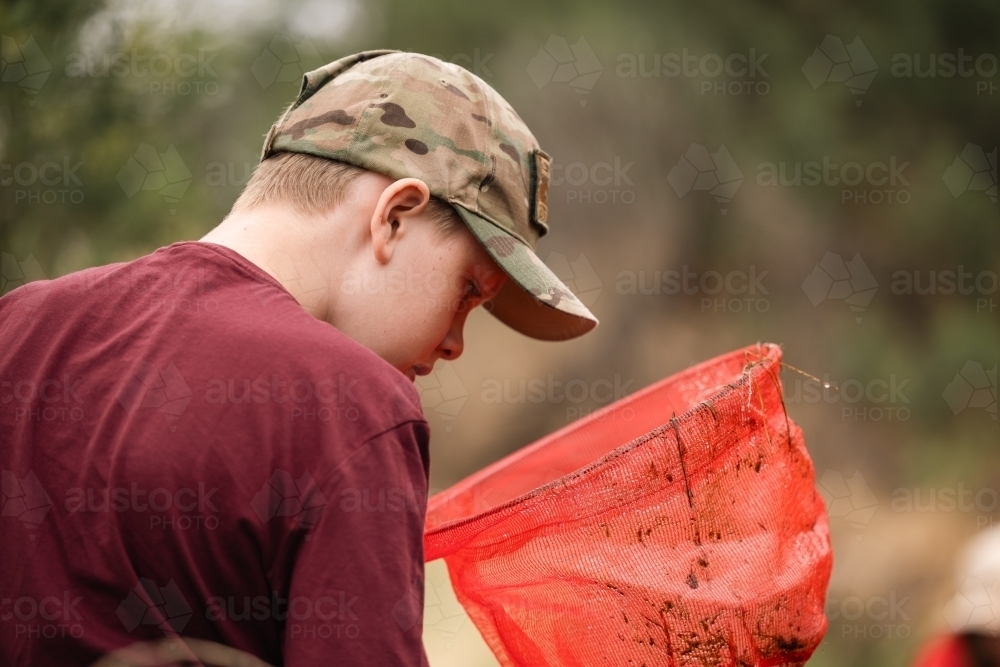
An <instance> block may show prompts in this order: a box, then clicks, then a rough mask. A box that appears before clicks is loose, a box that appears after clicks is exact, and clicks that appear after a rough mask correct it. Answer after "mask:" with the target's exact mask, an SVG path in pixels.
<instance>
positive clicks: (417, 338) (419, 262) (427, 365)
mask: <svg viewBox="0 0 1000 667" xmlns="http://www.w3.org/2000/svg"><path fill="white" fill-rule="evenodd" d="M409 241H410V243H409V244H408V245H405V246H404V245H403V244H400V247H399V248H398V251H397V253H396V258H394V259H395V260H396V261H398V262H399V266H397V267H394V269H393V270H392V271H391V272H387V273H386V275H385V278H386V280H387V281H389V283H388V287H387V289H386V296H387V299H386V300H385V301H384V302H383V303H382V308H381V317H382V326H381V327H378V328H377V329H375V330H373V331H370V332H369V333H368V334H367V336H368V337H369V338H370V339H371V344H369V347H371V348H372V349H373V350H374V351H375V352H376V353H377V354H379V356H381V357H382V358H383V359H385V360H386V361H388V362H389V363H390V364H392V365H393V366H394V367H395V368H397V369H399V370H400V371H402V372H403V373H404V374H406V375H407V376H408V377H409V378H410V380H413V379H414V378H415V376H417V375H427V374H429V373H430V372H431V371H432V370H434V362H435V361H437V360H438V359H444V360H446V361H451V360H453V359H457V358H458V357H459V355H461V354H462V350H463V349H464V339H463V328H464V327H465V320H466V318H467V317H468V316H469V312H470V311H471V310H472V309H473V308H475V307H477V306H479V305H482V304H483V303H484V302H486V301H488V300H490V299H491V298H493V297H494V296H495V295H496V293H497V292H498V291H499V290H500V287H501V286H502V285H503V283H504V282H505V280H506V279H507V275H506V274H505V273H504V272H503V271H502V270H501V269H500V268H499V267H498V266H497V265H496V263H495V262H494V261H493V259H492V258H491V257H490V256H489V255H488V254H487V253H486V251H485V250H483V248H482V246H481V245H480V244H479V242H478V241H476V239H475V237H473V236H472V233H471V232H469V230H468V229H467V228H465V227H464V226H463V227H461V228H460V229H458V230H457V231H456V232H453V233H451V234H450V235H448V236H447V237H445V238H442V237H441V236H440V234H438V233H437V231H436V229H435V223H433V222H431V221H425V224H424V225H422V226H421V227H417V228H416V229H415V230H414V233H413V234H412V235H411V236H410V239H409ZM393 281H395V283H394V285H395V286H393Z"/></svg>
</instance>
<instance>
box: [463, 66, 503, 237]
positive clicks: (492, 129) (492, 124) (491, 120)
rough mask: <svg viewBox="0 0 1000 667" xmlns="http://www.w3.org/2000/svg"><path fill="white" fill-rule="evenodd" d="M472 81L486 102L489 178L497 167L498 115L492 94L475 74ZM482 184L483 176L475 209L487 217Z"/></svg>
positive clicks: (487, 174)
mask: <svg viewBox="0 0 1000 667" xmlns="http://www.w3.org/2000/svg"><path fill="white" fill-rule="evenodd" d="M470 81H472V85H474V86H475V87H476V92H477V93H478V94H479V96H480V98H482V100H483V102H484V104H483V108H484V109H485V111H486V122H487V123H488V125H487V127H489V133H488V134H487V136H488V137H489V139H490V144H489V145H487V146H484V147H483V148H485V149H486V150H484V151H483V154H484V155H486V156H488V157H489V158H490V166H491V167H492V169H490V171H488V172H487V173H486V175H485V176H484V178H488V177H490V176H491V175H492V174H493V173H494V170H495V169H496V166H495V161H496V156H495V155H494V154H493V146H495V145H496V139H497V124H496V115H495V114H494V113H493V105H492V100H491V99H490V96H489V95H487V94H486V93H485V91H484V90H483V88H482V86H481V85H480V82H479V79H478V77H476V76H475V75H472V77H470ZM492 180H493V179H492V178H490V181H492ZM482 184H483V178H480V179H478V181H477V185H476V200H475V205H476V210H475V213H476V214H477V215H479V216H480V217H484V218H485V216H483V215H482V213H481V211H482V207H481V206H480V204H479V198H480V197H481V196H482V194H483V189H482ZM487 185H488V183H487ZM490 224H493V221H492V220H491V221H490Z"/></svg>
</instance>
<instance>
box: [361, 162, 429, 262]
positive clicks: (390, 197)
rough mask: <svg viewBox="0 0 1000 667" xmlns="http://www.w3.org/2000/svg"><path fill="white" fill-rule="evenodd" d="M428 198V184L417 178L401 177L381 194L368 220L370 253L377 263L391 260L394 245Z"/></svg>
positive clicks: (425, 205)
mask: <svg viewBox="0 0 1000 667" xmlns="http://www.w3.org/2000/svg"><path fill="white" fill-rule="evenodd" d="M430 199H431V193H430V190H429V189H428V188H427V184H426V183H424V182H423V181H421V180H420V179H419V178H401V179H399V180H398V181H393V182H392V183H391V184H389V186H388V187H386V189H385V190H383V191H382V195H381V196H380V197H379V200H378V203H377V204H376V205H375V211H374V213H373V214H372V219H371V233H372V252H373V253H374V255H375V259H376V261H378V263H379V264H385V263H387V262H388V261H389V260H390V259H392V253H393V252H394V251H395V248H396V244H397V243H398V242H399V240H400V239H402V238H403V236H404V235H405V234H406V233H407V231H409V228H410V224H411V223H412V222H413V219H414V218H416V217H418V216H419V215H420V214H421V213H423V212H424V209H425V208H427V202H429V201H430Z"/></svg>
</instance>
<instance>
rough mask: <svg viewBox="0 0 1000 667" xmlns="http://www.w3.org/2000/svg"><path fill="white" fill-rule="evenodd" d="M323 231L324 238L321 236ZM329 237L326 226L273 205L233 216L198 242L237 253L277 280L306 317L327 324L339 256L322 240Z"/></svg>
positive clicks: (325, 240) (327, 226) (335, 282)
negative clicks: (297, 303)
mask: <svg viewBox="0 0 1000 667" xmlns="http://www.w3.org/2000/svg"><path fill="white" fill-rule="evenodd" d="M324 227H325V228H326V230H325V231H327V234H321V233H320V232H319V230H320V229H322V228H324ZM328 234H329V225H328V224H325V225H317V224H316V221H315V220H313V219H310V218H309V217H308V216H304V215H302V214H301V213H299V212H297V211H296V210H295V209H293V208H291V207H285V206H274V207H267V208H260V209H254V210H251V211H245V212H239V213H232V214H230V215H229V216H227V217H226V218H225V219H224V220H223V221H222V222H221V223H220V224H219V225H218V226H217V227H216V228H215V229H213V230H212V231H210V232H209V233H208V234H206V235H205V236H203V237H202V238H201V239H200V241H202V242H204V243H214V244H216V245H220V246H223V247H226V248H229V249H230V250H232V251H234V252H236V253H239V254H240V255H241V256H242V257H244V258H245V259H246V260H248V261H249V262H252V263H253V264H255V265H256V266H257V267H259V268H260V269H261V270H262V271H264V272H265V273H267V274H268V275H270V276H271V277H272V278H274V279H275V280H277V281H278V282H279V283H280V284H281V285H282V287H284V288H285V289H286V290H288V292H289V293H290V294H291V295H292V296H293V297H295V300H296V301H298V302H299V304H300V305H301V306H302V307H303V308H304V309H305V310H306V311H307V312H309V314H310V315H312V316H313V317H316V318H317V319H320V320H324V321H329V320H330V315H331V312H330V311H331V297H332V295H333V294H334V293H335V286H336V284H339V280H337V279H338V277H339V272H338V271H337V270H336V269H337V267H338V266H340V265H341V262H340V261H338V260H340V259H343V258H339V257H337V256H336V254H335V253H336V251H335V250H332V249H331V247H330V243H329V238H324V237H325V236H327V235H328Z"/></svg>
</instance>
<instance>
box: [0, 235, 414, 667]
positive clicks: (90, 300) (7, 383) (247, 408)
mask: <svg viewBox="0 0 1000 667" xmlns="http://www.w3.org/2000/svg"><path fill="white" fill-rule="evenodd" d="M0 322H2V323H3V325H2V327H0V349H2V350H3V351H4V354H2V355H0V437H2V439H3V442H0V469H2V471H3V472H2V474H3V501H4V505H3V516H2V518H0V523H2V533H3V535H4V539H3V540H0V571H2V572H3V573H4V590H3V591H2V595H0V598H2V609H0V616H2V618H3V622H2V623H0V663H2V664H4V665H29V664H30V665H56V664H76V663H80V662H87V663H89V662H90V661H92V660H95V659H97V658H98V657H99V656H101V655H102V654H104V653H106V652H108V651H110V650H113V649H116V648H119V647H121V646H123V645H127V644H130V643H133V642H138V641H147V640H154V639H160V638H163V637H169V636H175V635H178V634H179V635H182V636H189V637H199V638H204V639H209V640H212V641H216V642H221V643H223V644H227V645H230V646H234V647H236V648H239V649H242V650H245V651H248V652H250V653H252V654H255V655H257V656H259V657H261V658H263V659H265V660H268V661H269V662H272V663H275V664H287V665H295V664H387V665H388V664H421V663H423V662H425V659H424V658H423V651H422V648H421V643H420V627H421V626H420V623H419V622H418V621H419V617H420V614H421V612H422V609H421V608H420V604H419V601H420V599H421V596H422V589H423V570H422V562H423V553H422V542H421V535H422V527H423V519H424V505H425V501H426V493H427V471H428V453H427V443H428V428H427V424H426V422H425V421H424V419H423V415H422V412H421V410H420V407H419V403H418V399H417V394H416V391H415V389H414V388H413V386H412V384H411V383H410V382H409V381H408V380H407V379H406V377H405V376H404V375H403V374H401V373H400V372H399V371H397V370H396V369H394V368H392V366H390V365H389V364H388V363H386V362H385V361H383V360H382V359H381V358H379V357H378V356H377V355H376V354H374V353H373V352H371V351H370V350H368V349H366V348H365V347H363V346H362V345H360V344H358V343H356V342H354V341H353V340H351V339H349V338H348V337H346V336H345V335H343V334H342V333H340V332H339V331H337V329H335V328H334V327H331V326H329V325H328V324H327V323H325V322H321V321H319V320H317V319H316V318H314V317H313V316H311V315H310V314H309V313H307V312H306V311H305V310H303V309H302V307H301V306H299V304H298V303H297V302H296V301H295V299H294V298H293V297H292V296H291V295H290V294H289V293H288V292H287V291H286V290H285V289H284V288H283V287H282V286H281V285H280V284H279V283H278V282H277V281H275V280H274V279H273V278H271V277H270V276H268V275H267V274H266V273H264V272H263V271H261V270H260V269H259V268H257V267H256V266H254V265H253V264H252V263H250V262H249V261H247V260H245V259H244V258H242V257H241V256H240V255H238V254H237V253H235V252H233V251H231V250H228V249H226V248H223V247H221V246H216V245H213V244H207V243H193V242H189V243H177V244H174V245H172V246H169V247H167V248H163V249H160V250H158V251H157V252H155V253H153V254H152V255H149V256H146V257H143V258H140V259H138V260H135V261H134V262H130V263H126V264H116V265H111V266H107V267H101V268H96V269H90V270H87V271H82V272H79V273H76V274H72V275H70V276H66V277H65V278H61V279H59V280H55V281H49V282H39V283H31V284H29V285H26V286H25V287H23V288H20V289H18V290H16V291H14V292H12V293H11V294H9V295H7V296H5V297H4V298H3V299H0ZM81 434H87V437H86V440H85V442H82V441H81V437H80V436H81ZM358 563H364V564H366V567H363V568H359V567H357V564H358Z"/></svg>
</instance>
